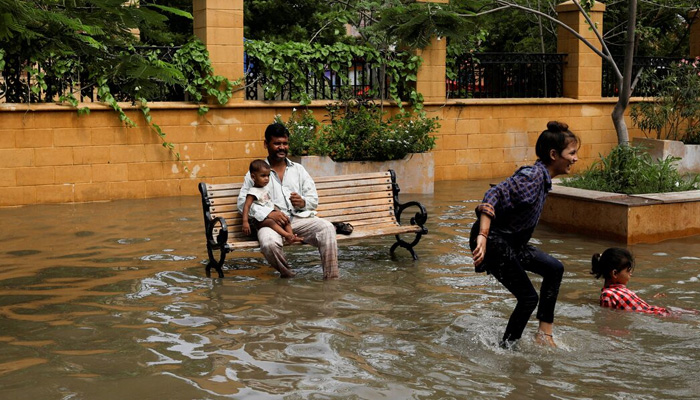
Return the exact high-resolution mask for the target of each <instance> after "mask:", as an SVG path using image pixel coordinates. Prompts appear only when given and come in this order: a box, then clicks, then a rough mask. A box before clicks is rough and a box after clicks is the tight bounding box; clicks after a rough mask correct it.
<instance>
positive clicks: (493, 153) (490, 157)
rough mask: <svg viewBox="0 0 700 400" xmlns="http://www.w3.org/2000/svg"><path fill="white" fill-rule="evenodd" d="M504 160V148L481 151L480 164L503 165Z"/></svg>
mask: <svg viewBox="0 0 700 400" xmlns="http://www.w3.org/2000/svg"><path fill="white" fill-rule="evenodd" d="M503 160H504V156H503V148H494V149H481V150H479V162H481V163H485V164H495V163H502V162H503Z"/></svg>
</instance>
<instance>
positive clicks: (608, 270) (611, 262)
mask: <svg viewBox="0 0 700 400" xmlns="http://www.w3.org/2000/svg"><path fill="white" fill-rule="evenodd" d="M591 265H592V267H591V274H592V275H595V277H596V279H598V278H600V277H601V276H602V277H603V278H605V279H608V278H610V277H612V272H613V271H623V270H625V269H629V270H632V269H633V268H634V257H632V253H630V252H629V251H628V250H627V249H621V248H618V247H611V248H609V249H607V250H605V251H604V252H603V255H600V254H598V253H595V254H593V258H592V259H591Z"/></svg>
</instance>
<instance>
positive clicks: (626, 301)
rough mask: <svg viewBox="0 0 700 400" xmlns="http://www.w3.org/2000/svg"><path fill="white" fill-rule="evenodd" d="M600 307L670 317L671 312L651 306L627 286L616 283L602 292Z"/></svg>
mask: <svg viewBox="0 0 700 400" xmlns="http://www.w3.org/2000/svg"><path fill="white" fill-rule="evenodd" d="M600 305H601V306H602V307H610V308H614V309H616V310H625V311H636V312H643V313H647V314H659V315H668V314H670V313H669V311H668V310H667V309H665V308H663V307H657V306H651V305H649V304H647V302H646V301H644V300H642V299H641V298H639V296H637V295H636V294H635V293H634V292H633V291H631V290H629V289H627V286H625V285H622V284H619V283H615V284H612V285H610V286H606V287H604V288H603V289H601V291H600Z"/></svg>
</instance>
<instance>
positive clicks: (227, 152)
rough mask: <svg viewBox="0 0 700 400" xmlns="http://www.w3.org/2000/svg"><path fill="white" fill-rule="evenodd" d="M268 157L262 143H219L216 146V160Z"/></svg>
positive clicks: (214, 155) (214, 154)
mask: <svg viewBox="0 0 700 400" xmlns="http://www.w3.org/2000/svg"><path fill="white" fill-rule="evenodd" d="M266 155H267V151H265V147H264V146H263V144H262V143H261V142H219V143H216V145H215V146H214V153H213V157H214V159H215V160H220V159H231V158H250V157H256V158H262V157H265V156H266Z"/></svg>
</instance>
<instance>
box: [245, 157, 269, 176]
mask: <svg viewBox="0 0 700 400" xmlns="http://www.w3.org/2000/svg"><path fill="white" fill-rule="evenodd" d="M269 169H270V164H268V163H266V162H265V160H253V161H252V162H251V163H250V167H248V170H249V171H250V173H251V174H253V173H257V172H260V171H263V170H264V171H268V170H269Z"/></svg>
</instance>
